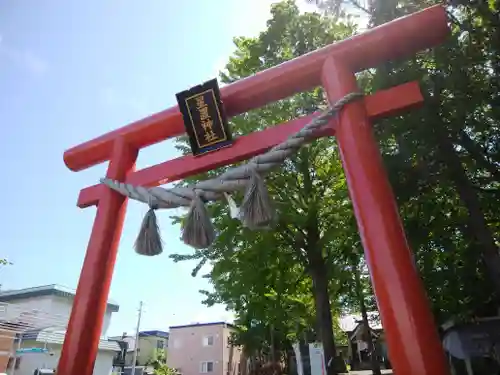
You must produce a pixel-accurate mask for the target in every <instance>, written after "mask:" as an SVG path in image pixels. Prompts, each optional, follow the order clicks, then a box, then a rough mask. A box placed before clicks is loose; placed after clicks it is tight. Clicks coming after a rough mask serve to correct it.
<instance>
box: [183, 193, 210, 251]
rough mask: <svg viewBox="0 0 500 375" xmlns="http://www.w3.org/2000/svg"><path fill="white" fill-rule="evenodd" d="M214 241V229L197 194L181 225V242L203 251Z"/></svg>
mask: <svg viewBox="0 0 500 375" xmlns="http://www.w3.org/2000/svg"><path fill="white" fill-rule="evenodd" d="M214 240H215V229H214V226H213V224H212V222H211V221H210V216H209V214H208V210H207V208H206V207H205V203H204V202H203V200H202V199H201V197H200V195H199V194H198V193H195V197H194V199H193V201H192V203H191V207H189V212H188V214H187V215H186V217H185V221H184V223H183V225H182V241H183V242H184V243H185V244H186V245H189V246H192V247H194V248H195V249H205V248H207V247H209V246H210V245H211V244H212V242H214Z"/></svg>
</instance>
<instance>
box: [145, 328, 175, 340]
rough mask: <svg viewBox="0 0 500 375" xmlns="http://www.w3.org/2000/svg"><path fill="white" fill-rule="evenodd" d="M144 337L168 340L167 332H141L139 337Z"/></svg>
mask: <svg viewBox="0 0 500 375" xmlns="http://www.w3.org/2000/svg"><path fill="white" fill-rule="evenodd" d="M144 336H154V337H163V338H166V339H168V332H165V331H157V330H154V331H141V332H139V337H144Z"/></svg>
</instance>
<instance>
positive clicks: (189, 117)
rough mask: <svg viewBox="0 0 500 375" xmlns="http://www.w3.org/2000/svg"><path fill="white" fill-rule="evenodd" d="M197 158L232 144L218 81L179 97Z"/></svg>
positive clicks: (192, 149)
mask: <svg viewBox="0 0 500 375" xmlns="http://www.w3.org/2000/svg"><path fill="white" fill-rule="evenodd" d="M176 97H177V103H178V104H179V110H180V111H181V113H182V117H183V118H184V126H185V128H186V132H187V134H188V135H189V143H190V144H191V151H192V152H193V155H195V156H196V155H201V154H204V153H206V152H210V151H215V150H218V149H220V148H222V147H227V146H229V145H231V144H232V137H231V132H230V131H229V127H228V123H227V119H226V116H225V113H224V107H223V106H222V102H221V100H220V91H219V85H218V83H217V79H212V80H210V81H208V82H205V83H204V84H202V85H198V86H195V87H193V88H191V89H189V90H186V91H183V92H180V93H178V94H177V95H176Z"/></svg>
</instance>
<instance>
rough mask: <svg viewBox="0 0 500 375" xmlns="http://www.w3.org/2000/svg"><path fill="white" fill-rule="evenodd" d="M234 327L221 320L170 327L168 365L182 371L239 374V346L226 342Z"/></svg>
mask: <svg viewBox="0 0 500 375" xmlns="http://www.w3.org/2000/svg"><path fill="white" fill-rule="evenodd" d="M233 330H234V326H233V325H231V324H228V323H224V322H215V323H198V324H189V325H184V326H174V327H170V336H169V343H168V354H167V364H168V366H169V367H173V368H176V369H177V370H178V371H179V373H181V374H182V375H198V374H214V375H238V374H239V373H240V357H241V350H240V348H238V347H233V346H232V345H230V343H229V338H230V335H231V331H233Z"/></svg>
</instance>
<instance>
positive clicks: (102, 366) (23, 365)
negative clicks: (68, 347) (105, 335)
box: [9, 342, 114, 375]
mask: <svg viewBox="0 0 500 375" xmlns="http://www.w3.org/2000/svg"><path fill="white" fill-rule="evenodd" d="M30 344H33V345H32V346H30V347H43V344H40V343H36V344H35V343H33V342H31V343H30ZM23 346H24V345H23ZM48 349H49V351H50V354H49V353H36V354H24V355H23V356H22V357H21V362H20V365H19V369H17V370H16V371H15V373H14V374H12V373H11V372H9V375H33V372H34V371H35V370H36V369H37V368H48V369H55V368H57V364H58V362H59V358H60V356H61V346H60V345H57V344H51V345H49V346H48ZM51 354H52V355H51ZM113 356H114V352H112V351H109V350H99V352H98V354H97V358H96V361H95V366H94V375H110V374H111V370H112V368H113Z"/></svg>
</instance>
